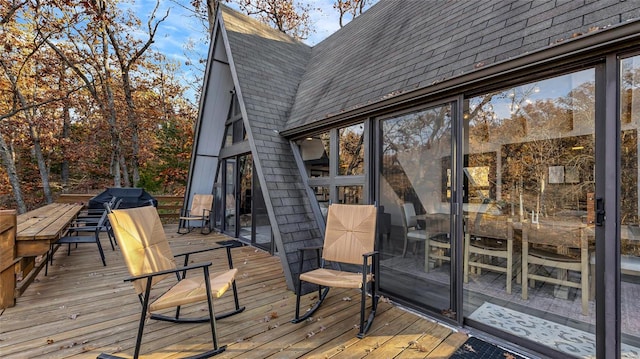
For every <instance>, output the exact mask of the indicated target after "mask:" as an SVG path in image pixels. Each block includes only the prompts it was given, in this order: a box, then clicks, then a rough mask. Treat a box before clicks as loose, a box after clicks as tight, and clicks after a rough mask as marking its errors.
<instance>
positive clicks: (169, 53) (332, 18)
mask: <svg viewBox="0 0 640 359" xmlns="http://www.w3.org/2000/svg"><path fill="white" fill-rule="evenodd" d="M160 1H161V3H160V8H159V11H158V14H157V15H156V16H157V17H161V16H164V14H165V12H166V11H167V9H169V10H170V13H169V17H168V18H167V19H166V20H165V21H164V22H163V23H162V24H161V26H160V28H159V29H158V34H157V35H156V41H155V43H154V44H153V47H154V48H155V49H156V50H157V51H158V52H160V53H163V54H164V55H165V56H166V57H167V58H168V59H170V60H171V61H174V62H177V63H179V64H181V69H182V74H179V76H180V77H182V78H183V81H185V82H186V83H190V84H192V86H197V87H199V86H201V84H200V83H198V82H199V80H198V79H197V78H196V74H195V73H194V72H193V71H194V69H193V68H192V67H190V66H187V65H186V64H187V63H188V62H189V61H195V60H197V58H198V57H201V58H206V56H207V50H208V46H209V42H208V41H209V39H208V38H207V35H206V34H205V33H203V31H204V29H205V27H204V25H203V24H202V23H201V22H200V21H198V20H197V19H195V18H193V16H192V15H190V13H189V11H188V10H187V9H185V7H186V8H190V6H191V5H190V4H189V1H188V0H175V1H171V0H160ZM307 2H308V3H309V4H311V6H313V7H314V11H312V12H311V14H310V16H311V26H312V28H313V29H315V32H313V33H312V34H311V35H310V36H309V39H307V40H306V41H305V42H306V43H307V44H309V45H311V46H313V45H315V44H317V43H318V42H320V41H322V40H323V39H325V38H326V37H328V36H329V35H331V34H333V33H334V32H335V31H337V30H338V29H339V28H340V25H339V22H338V21H339V14H338V12H337V11H336V10H335V9H334V8H333V3H334V0H315V1H313V0H307ZM155 3H156V2H155V0H132V4H131V6H132V8H133V9H134V11H135V13H136V14H137V16H138V17H139V18H140V19H141V21H142V23H143V24H146V21H147V19H148V16H149V15H150V13H151V11H152V10H153V7H154V6H155ZM181 4H184V5H181ZM227 5H229V6H231V7H235V6H234V5H233V4H232V3H227ZM316 9H319V10H316ZM346 22H347V21H345V23H346ZM143 26H146V25H143ZM187 48H190V50H187ZM200 67H201V68H204V65H201V66H200ZM191 93H193V92H191ZM190 97H193V95H191V96H190Z"/></svg>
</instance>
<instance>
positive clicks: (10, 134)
mask: <svg viewBox="0 0 640 359" xmlns="http://www.w3.org/2000/svg"><path fill="white" fill-rule="evenodd" d="M117 5H118V2H102V1H95V0H87V1H73V0H68V1H29V0H0V25H1V26H2V27H1V28H0V45H1V46H2V56H1V57H0V134H1V136H0V147H1V149H2V164H3V166H2V167H1V168H0V208H18V209H19V210H21V211H24V210H25V209H28V208H32V207H34V206H37V205H41V204H42V203H43V202H49V201H51V200H52V199H53V197H54V196H55V195H56V194H57V193H60V192H75V193H86V192H96V191H100V190H101V189H103V188H105V187H111V186H140V187H144V188H146V189H147V190H149V191H151V192H156V193H180V192H182V191H183V190H184V185H185V183H186V177H187V171H188V165H189V157H190V153H191V145H192V137H193V135H192V133H193V124H194V121H195V118H196V116H197V107H196V105H194V104H193V103H192V102H191V101H189V100H187V99H186V98H187V96H186V95H185V91H186V88H185V85H183V84H181V83H180V82H179V81H178V79H177V78H175V73H176V71H175V70H176V67H177V64H175V63H171V62H169V61H168V60H167V59H166V58H165V57H164V56H163V55H162V54H159V53H157V52H155V51H154V50H153V49H152V48H151V47H150V45H151V44H152V43H153V42H154V40H155V39H154V36H155V30H156V29H157V27H158V26H159V25H160V24H161V23H162V21H164V19H165V18H166V16H167V14H157V13H156V12H155V11H154V12H153V13H152V14H151V15H150V16H149V17H148V18H147V19H145V20H144V21H143V20H140V19H138V18H137V17H136V15H134V14H133V13H131V12H127V11H124V10H122V8H121V7H118V6H117ZM133 29H136V30H137V31H135V32H134V31H132V30H133ZM21 202H22V203H21Z"/></svg>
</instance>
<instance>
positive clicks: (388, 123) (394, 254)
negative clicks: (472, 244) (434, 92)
mask: <svg viewBox="0 0 640 359" xmlns="http://www.w3.org/2000/svg"><path fill="white" fill-rule="evenodd" d="M451 109H452V105H451V104H443V105H439V106H435V107H431V108H426V109H422V110H419V111H415V112H411V113H406V114H401V115H398V116H394V117H390V118H386V119H381V120H380V121H379V135H380V138H381V147H380V150H379V158H380V160H379V161H380V175H379V200H380V211H381V212H382V213H381V217H380V218H382V219H384V223H390V226H389V227H388V229H386V230H385V232H386V233H382V239H381V242H380V243H379V248H380V249H381V260H380V266H381V271H380V275H381V279H380V288H381V290H383V291H385V292H389V293H393V295H394V297H396V299H399V300H402V301H404V302H406V303H407V304H409V305H413V306H417V307H420V308H430V309H431V310H433V311H436V312H438V313H442V314H443V315H445V316H447V317H449V318H451V319H455V318H456V312H455V310H453V309H452V308H453V307H454V306H453V304H452V300H451V298H452V296H451V295H450V293H451V253H452V243H451V238H452V236H451V231H450V228H451V214H450V213H451V210H450V208H451V207H450V203H451V196H452V181H451V173H452V172H451V165H452V158H451V154H452V152H451V149H452V143H451V140H452V136H451V134H452V121H453V120H454V116H452V110H451Z"/></svg>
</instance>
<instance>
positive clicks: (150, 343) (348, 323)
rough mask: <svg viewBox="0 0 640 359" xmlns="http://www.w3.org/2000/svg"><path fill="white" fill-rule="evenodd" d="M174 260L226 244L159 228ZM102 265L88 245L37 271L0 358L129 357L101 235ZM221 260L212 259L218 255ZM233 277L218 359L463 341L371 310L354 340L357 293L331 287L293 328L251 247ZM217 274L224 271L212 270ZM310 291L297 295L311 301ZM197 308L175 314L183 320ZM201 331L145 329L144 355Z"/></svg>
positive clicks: (274, 266)
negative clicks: (372, 316)
mask: <svg viewBox="0 0 640 359" xmlns="http://www.w3.org/2000/svg"><path fill="white" fill-rule="evenodd" d="M165 231H166V232H167V235H168V237H169V241H170V243H171V246H172V249H173V252H174V253H181V252H186V251H187V250H194V249H197V248H205V247H209V246H212V245H216V242H217V241H223V240H229V239H230V238H229V237H227V236H224V235H222V234H216V233H212V234H209V235H201V234H199V233H197V232H196V233H192V234H188V235H178V234H176V233H175V232H176V226H175V225H167V226H165ZM102 243H103V247H104V248H105V254H106V256H107V257H106V260H107V266H106V267H103V266H102V264H101V263H100V258H99V255H98V251H97V249H96V247H95V245H93V244H84V245H80V246H79V247H78V248H72V250H71V255H70V256H67V251H66V247H61V248H60V250H58V251H57V252H56V253H55V255H54V261H53V266H52V267H50V268H49V275H48V276H46V277H45V276H44V271H42V272H41V273H40V274H39V275H38V277H37V278H36V280H35V281H34V283H32V284H31V285H30V286H29V287H28V288H27V290H26V291H25V292H24V294H23V295H22V296H21V297H20V298H18V299H17V303H16V306H15V307H12V308H7V309H5V310H4V311H2V312H0V357H2V358H5V359H10V358H95V357H96V356H97V355H98V354H100V353H102V352H106V353H110V354H116V353H117V354H120V355H126V356H131V355H132V354H133V347H134V345H135V336H136V330H137V326H138V319H139V315H140V303H139V302H138V299H137V297H136V295H135V293H134V291H133V290H132V287H131V285H130V283H124V282H123V279H124V278H125V277H126V276H127V272H126V268H125V266H124V263H123V261H122V258H121V256H120V253H119V251H118V249H117V248H116V250H115V251H112V250H111V248H110V246H109V244H108V239H107V238H106V237H103V239H102ZM216 252H219V251H216ZM232 253H233V261H234V266H235V267H236V268H238V269H239V274H238V277H237V284H238V289H239V296H240V304H241V305H244V306H246V307H247V309H246V311H245V312H243V313H241V314H239V315H236V316H233V317H229V318H225V319H221V320H219V321H218V322H217V324H218V325H217V327H218V332H219V333H218V337H219V341H220V343H221V344H222V345H227V350H226V351H225V352H224V353H223V354H221V355H218V356H216V358H300V357H304V358H343V357H349V358H363V357H367V358H448V357H449V356H451V355H452V354H453V352H454V351H455V350H456V349H457V348H458V347H459V346H460V345H462V343H464V341H465V340H466V339H467V336H466V335H465V334H462V333H458V332H454V331H452V330H451V329H449V328H447V327H444V326H442V325H439V324H437V323H434V322H431V321H429V320H426V319H424V318H420V317H418V316H416V315H414V314H412V313H409V312H406V311H403V310H401V309H399V308H397V307H394V306H393V305H392V304H390V303H388V302H384V301H383V302H382V303H380V305H379V307H378V308H379V309H378V314H377V316H376V320H375V322H374V324H373V327H372V329H371V330H370V332H369V333H368V335H367V336H366V337H365V338H364V339H361V340H360V339H357V338H356V337H355V335H356V333H357V329H356V328H355V327H354V324H356V323H357V322H358V318H359V300H358V298H359V294H358V292H356V291H354V290H340V289H332V291H331V293H330V294H329V297H328V298H327V300H326V301H325V303H324V304H323V306H322V308H321V309H320V310H319V311H318V312H317V313H316V316H315V317H314V318H312V319H313V320H309V321H307V322H305V323H301V324H291V323H290V320H291V319H292V318H293V315H294V309H295V295H294V293H293V292H291V291H289V290H288V289H287V287H286V283H285V280H284V276H283V273H282V267H281V265H280V260H279V259H278V257H274V256H271V255H269V254H268V253H266V252H263V251H262V250H259V249H256V248H253V247H240V248H235V249H233V250H232ZM219 255H224V253H223V252H220V253H214V254H211V253H207V254H203V255H202V257H195V258H193V261H194V262H199V261H213V263H214V269H213V271H214V272H215V267H216V263H219V266H224V265H225V264H226V261H225V260H224V258H219V259H218V258H216V256H219ZM219 268H220V269H222V267H219ZM232 298H233V297H232V296H231V295H230V293H229V294H226V295H225V296H224V297H223V298H221V299H219V300H216V301H215V302H214V303H215V309H216V311H217V312H224V311H225V310H226V309H230V308H232V307H233V299H232ZM351 298H353V300H351ZM314 299H315V293H313V294H309V295H307V296H304V297H303V305H307V304H311V303H312V302H314ZM203 310H205V308H204V306H191V307H187V308H183V310H182V313H184V314H185V315H186V314H188V313H189V312H200V311H203ZM209 341H210V332H209V331H208V326H207V325H206V324H183V325H176V324H170V323H164V322H157V321H151V322H150V323H149V324H147V325H146V326H145V335H144V337H143V343H142V353H143V356H142V357H146V358H176V357H182V356H187V355H189V354H194V353H195V352H198V351H201V350H202V349H203V348H208V347H209V346H210V343H209Z"/></svg>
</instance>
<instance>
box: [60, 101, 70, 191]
mask: <svg viewBox="0 0 640 359" xmlns="http://www.w3.org/2000/svg"><path fill="white" fill-rule="evenodd" d="M62 111H63V114H62V117H63V123H62V143H63V145H62V154H63V157H62V164H61V168H60V177H61V181H62V193H69V160H68V159H67V156H66V154H67V150H68V148H67V145H66V143H67V142H66V141H65V140H66V139H68V138H69V132H70V127H71V115H70V113H69V106H67V104H66V103H65V104H64V108H63V110H62Z"/></svg>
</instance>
